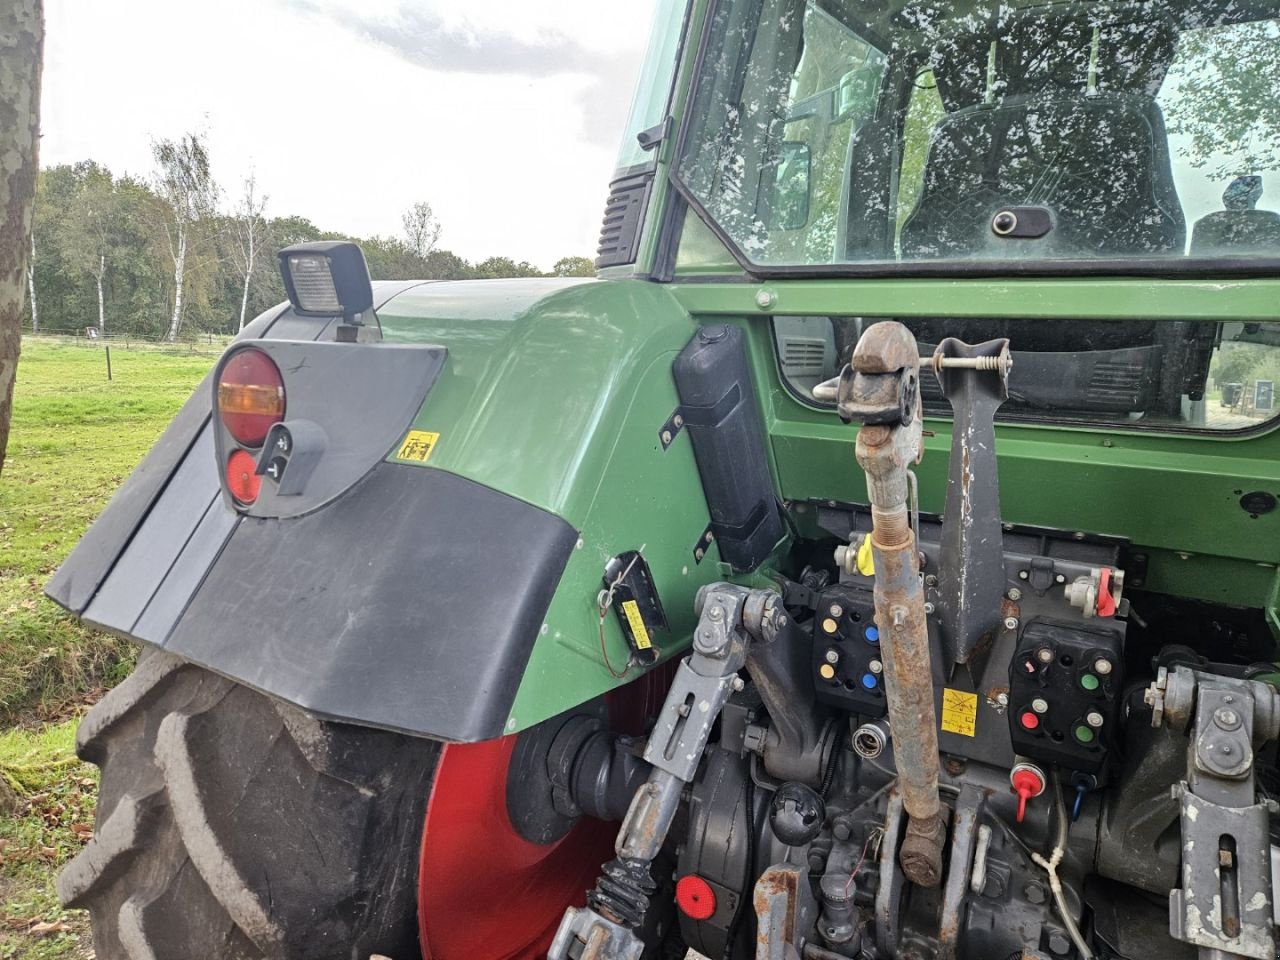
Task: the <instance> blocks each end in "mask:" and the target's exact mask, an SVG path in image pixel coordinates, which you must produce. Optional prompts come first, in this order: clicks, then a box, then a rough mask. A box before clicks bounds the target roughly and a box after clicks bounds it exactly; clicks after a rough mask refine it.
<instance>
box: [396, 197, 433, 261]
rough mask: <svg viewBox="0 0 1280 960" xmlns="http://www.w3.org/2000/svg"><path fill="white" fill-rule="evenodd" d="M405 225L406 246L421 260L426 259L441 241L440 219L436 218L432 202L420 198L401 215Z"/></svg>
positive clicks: (401, 220)
mask: <svg viewBox="0 0 1280 960" xmlns="http://www.w3.org/2000/svg"><path fill="white" fill-rule="evenodd" d="M400 222H401V223H402V224H403V225H404V237H405V246H407V247H408V248H409V251H410V252H411V253H413V254H415V255H416V256H417V257H418V258H419V259H420V260H426V259H427V256H428V255H429V254H430V253H431V251H432V250H434V249H435V248H436V244H437V243H439V242H440V231H441V226H440V221H439V220H437V219H436V215H435V212H434V211H433V210H432V209H431V204H429V203H427V202H426V201H425V200H419V201H418V202H417V203H415V204H414V205H413V206H412V207H410V208H409V209H408V210H406V211H405V212H404V213H403V214H402V215H401V217H400Z"/></svg>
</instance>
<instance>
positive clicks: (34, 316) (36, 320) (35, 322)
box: [27, 216, 40, 333]
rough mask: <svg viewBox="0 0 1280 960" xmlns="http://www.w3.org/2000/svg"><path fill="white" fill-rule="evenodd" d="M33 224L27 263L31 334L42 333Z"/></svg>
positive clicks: (32, 225)
mask: <svg viewBox="0 0 1280 960" xmlns="http://www.w3.org/2000/svg"><path fill="white" fill-rule="evenodd" d="M34 219H35V218H34V216H33V217H32V220H33V222H32V224H31V260H30V261H28V263H27V296H28V298H30V300H31V332H32V333H39V332H40V311H38V310H37V309H36V231H35V223H34Z"/></svg>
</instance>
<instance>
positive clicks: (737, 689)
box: [729, 677, 747, 693]
mask: <svg viewBox="0 0 1280 960" xmlns="http://www.w3.org/2000/svg"><path fill="white" fill-rule="evenodd" d="M746 685H747V682H746V681H745V680H743V679H742V678H741V677H734V678H733V679H732V680H731V681H729V686H730V687H732V688H733V691H734V693H741V692H742V689H743V688H744V687H745V686H746Z"/></svg>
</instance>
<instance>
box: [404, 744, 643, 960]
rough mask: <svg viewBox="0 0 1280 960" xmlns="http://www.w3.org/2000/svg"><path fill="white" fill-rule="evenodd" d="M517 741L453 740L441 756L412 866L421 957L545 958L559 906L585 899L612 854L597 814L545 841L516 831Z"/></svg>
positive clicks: (608, 830)
mask: <svg viewBox="0 0 1280 960" xmlns="http://www.w3.org/2000/svg"><path fill="white" fill-rule="evenodd" d="M515 742H516V738H515V737H503V738H502V739H501V740H490V741H488V742H487V743H468V744H450V745H448V746H446V747H445V748H444V752H443V753H442V755H441V757H440V763H439V767H438V768H437V772H436V778H435V784H434V785H433V787H432V790H431V799H430V801H429V802H428V804H427V822H426V826H425V828H424V830H423V834H422V858H421V860H420V862H419V865H418V923H419V929H420V932H421V936H422V955H423V956H424V957H425V958H427V960H474V958H478V957H485V958H493V960H525V958H529V960H532V958H534V957H545V956H546V953H547V949H548V948H549V947H550V946H551V938H552V936H554V934H555V932H556V927H557V926H559V924H560V919H561V917H562V916H563V915H564V911H565V908H566V907H568V906H571V905H574V904H578V905H581V904H582V903H584V902H585V900H586V896H585V895H586V891H587V889H588V888H589V887H591V886H592V885H593V884H594V883H595V880H596V876H597V875H598V874H599V872H600V865H601V864H602V863H604V862H605V861H606V860H608V859H609V858H610V857H611V856H612V855H613V840H614V837H615V836H616V835H617V830H618V828H617V826H616V825H614V824H610V823H602V822H600V821H598V820H587V819H584V820H582V821H581V822H579V823H578V824H577V825H576V826H574V828H573V829H572V830H570V831H569V833H568V834H567V835H566V836H565V837H564V838H563V839H562V840H560V841H559V842H558V843H553V844H548V845H546V846H542V845H540V844H536V843H530V842H529V841H528V840H525V839H524V838H523V837H522V836H520V834H518V833H517V832H516V830H515V828H514V827H512V825H511V820H510V818H509V817H508V816H507V767H508V765H509V763H510V761H511V751H512V750H513V749H514V747H515Z"/></svg>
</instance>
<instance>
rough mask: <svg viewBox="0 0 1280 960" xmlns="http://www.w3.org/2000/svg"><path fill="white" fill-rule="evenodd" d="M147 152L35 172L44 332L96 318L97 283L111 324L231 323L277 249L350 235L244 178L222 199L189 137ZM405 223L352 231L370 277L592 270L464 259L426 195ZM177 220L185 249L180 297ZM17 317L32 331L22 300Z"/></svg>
mask: <svg viewBox="0 0 1280 960" xmlns="http://www.w3.org/2000/svg"><path fill="white" fill-rule="evenodd" d="M155 159H156V173H155V175H154V176H153V177H152V179H151V180H149V181H143V180H140V179H138V178H136V177H132V176H128V175H124V176H121V175H117V174H114V173H113V172H112V171H111V170H109V169H108V168H107V167H105V166H103V165H102V164H99V163H96V162H94V161H91V160H87V161H83V162H81V163H76V164H60V165H58V166H53V167H48V168H46V169H44V170H42V171H41V172H40V177H39V184H38V190H37V200H36V211H35V250H36V253H35V257H34V266H33V277H32V279H33V286H34V288H35V290H36V292H37V296H38V297H39V310H40V327H41V330H42V331H47V332H63V333H65V332H76V331H83V330H84V328H86V327H90V326H98V323H99V310H98V302H99V301H98V290H99V286H100V287H101V291H102V321H103V322H102V326H103V328H104V329H105V330H106V332H108V333H116V334H122V335H129V336H139V337H147V338H160V337H165V336H168V335H169V334H170V333H172V332H173V331H174V321H175V316H176V319H177V331H176V336H179V337H194V336H198V335H200V334H202V333H206V332H209V333H234V332H235V331H236V330H237V329H238V328H239V326H240V318H241V308H242V305H243V311H244V316H245V318H246V319H251V318H252V317H254V316H257V315H258V314H259V313H261V312H262V311H263V310H266V309H267V308H269V307H270V306H272V305H273V304H276V303H279V302H281V301H282V300H284V298H285V293H284V284H283V283H282V282H281V280H280V274H279V266H278V262H277V259H276V256H275V252H276V251H277V250H279V249H281V248H282V247H287V246H289V245H291V244H295V243H304V242H307V241H312V240H338V239H347V237H345V236H344V235H342V234H338V233H333V232H330V231H327V230H325V229H323V228H322V227H320V226H317V225H316V224H315V223H313V222H311V221H310V220H308V219H307V218H305V217H300V216H294V215H280V216H270V215H269V213H268V210H267V202H266V200H267V198H266V196H265V194H263V193H262V192H261V191H260V190H259V188H258V185H257V183H256V182H254V181H253V180H252V178H250V179H248V180H246V181H244V182H243V183H242V184H241V187H240V189H239V190H237V191H236V192H235V193H236V196H235V197H234V198H233V199H230V200H228V201H227V202H226V203H225V204H223V207H222V208H220V206H219V200H220V198H221V194H220V192H219V191H218V188H217V183H216V180H215V178H214V176H213V174H214V169H213V166H212V164H211V162H210V159H209V155H208V151H207V149H206V147H205V144H204V141H203V140H202V139H201V138H200V137H199V136H197V135H194V134H189V135H187V136H185V137H182V138H180V139H178V140H172V141H170V140H162V141H157V142H156V144H155ZM402 223H403V226H404V228H405V232H404V235H403V236H399V237H386V236H374V237H368V238H364V239H360V240H358V242H359V243H360V245H361V246H362V247H363V249H364V253H365V259H366V260H367V261H368V263H369V273H370V275H371V276H372V277H373V279H375V280H403V279H421V280H466V279H477V278H496V277H538V276H591V275H593V274H594V267H593V266H592V264H591V261H590V260H588V259H587V258H585V257H563V258H561V259H560V260H559V261H557V262H556V264H555V266H554V267H553V268H552V270H551V271H550V273H544V272H543V271H542V270H540V269H539V268H538V267H536V266H534V265H533V264H530V263H527V262H524V261H516V260H514V259H512V258H510V257H502V256H496V257H489V258H488V259H485V260H482V261H480V262H478V263H471V262H469V261H467V260H465V259H464V258H462V257H460V256H458V255H457V254H455V253H452V252H451V251H449V250H445V249H442V248H441V247H440V246H439V239H440V235H441V233H442V229H441V225H440V223H439V222H438V221H437V220H436V218H435V215H434V213H433V211H432V209H431V205H430V204H429V203H426V202H425V201H424V202H420V203H416V204H414V205H413V207H411V208H410V209H409V210H408V211H406V212H405V214H404V216H403V218H402ZM180 228H181V229H182V230H184V231H185V234H184V236H185V239H186V252H185V255H184V257H185V259H184V262H183V270H182V277H181V292H182V296H181V303H180V304H179V303H178V299H179V298H178V290H179V288H178V284H177V280H178V271H177V269H176V267H177V257H178V255H179V252H180V244H179V230H180ZM251 235H252V236H251ZM251 247H252V251H253V256H252V258H251V257H250V256H249V253H250V249H251ZM250 260H252V263H251V262H250ZM175 307H177V309H176V310H175ZM25 318H26V319H25V324H26V326H27V329H30V324H31V319H30V311H29V309H28V310H27V312H26V314H25Z"/></svg>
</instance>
